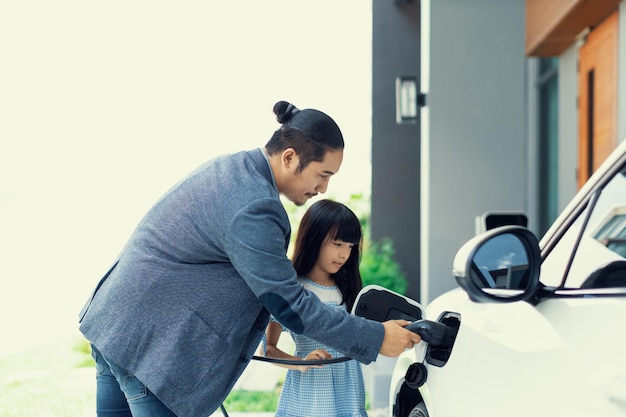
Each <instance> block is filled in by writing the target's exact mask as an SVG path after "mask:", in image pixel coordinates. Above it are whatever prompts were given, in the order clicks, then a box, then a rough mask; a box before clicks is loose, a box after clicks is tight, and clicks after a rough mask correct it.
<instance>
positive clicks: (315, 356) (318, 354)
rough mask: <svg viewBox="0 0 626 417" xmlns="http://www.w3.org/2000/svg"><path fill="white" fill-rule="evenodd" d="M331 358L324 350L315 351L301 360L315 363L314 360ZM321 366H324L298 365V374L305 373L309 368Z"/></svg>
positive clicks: (319, 366)
mask: <svg viewBox="0 0 626 417" xmlns="http://www.w3.org/2000/svg"><path fill="white" fill-rule="evenodd" d="M331 358H332V355H331V354H330V353H328V352H327V351H325V350H324V349H315V350H314V351H312V352H311V353H309V354H308V355H306V356H305V357H304V359H303V360H305V361H315V360H320V359H331ZM323 366H324V365H300V366H298V370H299V371H300V372H306V371H308V370H309V369H311V368H321V367H323Z"/></svg>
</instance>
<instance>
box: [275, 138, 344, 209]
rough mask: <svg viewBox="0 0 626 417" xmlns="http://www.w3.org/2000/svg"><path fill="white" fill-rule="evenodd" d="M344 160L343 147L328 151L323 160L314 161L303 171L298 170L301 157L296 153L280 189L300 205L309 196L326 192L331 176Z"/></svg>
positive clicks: (287, 168)
mask: <svg viewBox="0 0 626 417" xmlns="http://www.w3.org/2000/svg"><path fill="white" fill-rule="evenodd" d="M342 160H343V149H338V150H335V151H329V152H326V155H324V159H323V160H322V161H321V162H316V161H313V162H311V163H309V164H308V165H307V166H306V167H305V168H304V169H303V170H302V171H298V165H299V162H300V161H299V158H298V156H297V154H295V153H294V155H293V158H292V160H291V161H290V164H289V165H288V166H287V167H285V169H286V172H285V176H284V180H283V181H282V183H281V185H280V187H279V191H280V192H281V193H282V194H283V195H284V196H285V197H287V198H288V199H289V200H291V201H292V202H293V203H295V204H296V205H298V206H301V205H303V204H304V203H306V202H307V201H308V199H309V198H312V197H315V196H316V195H317V194H319V193H321V194H324V193H325V192H326V189H327V188H328V182H329V181H330V177H331V176H332V175H334V174H336V173H337V171H339V168H340V167H341V161H342Z"/></svg>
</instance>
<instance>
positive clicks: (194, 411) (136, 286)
mask: <svg viewBox="0 0 626 417" xmlns="http://www.w3.org/2000/svg"><path fill="white" fill-rule="evenodd" d="M290 233H291V229H290V225H289V219H288V217H287V213H286V212H285V209H284V207H283V205H282V203H281V201H280V198H279V193H278V190H277V187H276V183H275V181H274V178H273V175H272V171H271V169H270V166H269V161H268V160H267V157H266V156H265V154H264V153H263V151H262V150H261V149H256V150H252V151H247V152H239V153H236V154H232V155H226V156H222V157H218V158H216V159H213V160H211V161H209V162H207V163H206V164H205V165H203V166H202V167H200V168H199V169H198V170H196V171H195V172H193V173H192V174H191V175H190V176H188V177H187V178H185V179H184V180H183V181H181V182H180V183H178V184H177V185H176V186H174V187H173V188H172V189H171V190H169V191H168V192H167V193H166V194H165V195H164V196H163V197H162V198H161V199H160V200H159V201H158V202H157V203H156V204H155V205H154V207H152V209H150V211H149V212H148V213H147V214H146V216H145V217H144V218H143V219H142V220H141V222H140V223H139V225H138V226H137V229H136V230H135V231H134V233H133V234H132V236H131V237H130V240H129V241H128V243H127V245H126V247H125V248H124V249H123V251H122V253H121V254H120V257H119V260H118V261H117V263H116V264H115V265H114V266H113V268H112V269H111V270H110V271H109V273H108V274H107V275H106V276H105V278H103V280H102V281H101V282H100V283H99V284H98V286H97V287H96V290H95V291H94V294H92V296H91V297H90V299H89V300H88V301H87V303H86V304H85V307H84V308H83V310H82V311H81V314H80V322H81V323H80V330H81V331H82V333H83V334H84V335H85V337H86V338H87V339H88V340H89V341H90V342H91V343H93V344H94V345H95V346H96V347H97V348H98V349H99V350H100V351H101V352H102V353H103V354H104V356H105V357H107V358H109V359H110V360H112V361H113V362H115V363H117V364H118V365H120V366H122V367H123V368H126V369H128V370H129V371H130V372H132V373H133V374H135V375H136V376H137V377H138V378H139V379H140V380H141V381H142V382H143V383H144V384H145V385H146V386H147V387H148V388H149V389H150V390H151V391H152V392H153V393H154V394H155V395H157V397H159V398H160V399H161V401H163V403H165V404H166V405H167V406H168V407H170V408H171V409H172V411H174V412H175V413H176V414H178V415H180V416H185V417H207V416H208V415H210V414H211V413H212V412H213V411H215V410H216V409H217V408H218V407H219V405H220V403H221V402H222V401H223V400H224V398H225V397H226V396H227V395H228V393H229V392H230V390H231V388H232V387H233V385H234V384H235V382H236V380H237V378H238V377H239V376H240V375H241V373H242V372H243V370H244V368H245V367H246V366H247V365H248V363H249V361H250V358H251V356H252V355H253V354H254V352H255V350H256V348H257V347H258V345H259V342H260V340H261V337H262V336H263V334H264V331H265V327H266V325H267V322H268V318H269V314H270V313H271V314H272V315H273V316H274V317H276V319H277V320H278V321H279V322H281V323H282V324H283V325H284V326H285V327H287V328H289V329H291V330H292V331H294V332H296V333H301V334H304V335H306V336H308V337H310V338H312V339H316V340H318V341H320V342H322V343H324V344H327V345H329V346H331V347H333V348H335V349H337V350H338V351H340V352H342V353H344V354H345V355H349V356H351V357H353V358H355V359H357V360H358V361H360V362H363V363H369V362H371V361H373V360H375V359H376V356H377V354H378V351H379V349H380V346H381V344H382V340H383V337H384V329H383V326H382V324H381V323H377V322H372V321H368V320H365V319H362V318H360V317H355V316H351V315H349V314H346V313H345V312H342V311H340V310H338V309H334V308H332V307H329V306H327V305H324V304H323V303H321V302H320V301H319V299H318V298H317V297H315V296H314V295H312V294H309V293H308V292H307V291H305V290H304V289H303V288H302V286H301V285H300V284H299V283H298V281H297V279H296V272H295V271H294V269H293V267H292V265H291V261H290V260H289V259H288V258H287V256H286V250H287V246H288V243H289V237H290Z"/></svg>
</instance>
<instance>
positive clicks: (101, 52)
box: [0, 0, 371, 354]
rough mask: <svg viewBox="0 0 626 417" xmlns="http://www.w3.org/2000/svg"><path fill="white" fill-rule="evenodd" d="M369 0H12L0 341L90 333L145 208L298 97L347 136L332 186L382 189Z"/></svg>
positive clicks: (2, 348) (3, 47)
mask: <svg viewBox="0 0 626 417" xmlns="http://www.w3.org/2000/svg"><path fill="white" fill-rule="evenodd" d="M370 84H371V3H370V2H364V1H362V0H342V1H336V0H334V1H333V0H315V1H313V0H311V1H294V0H283V1H278V0H266V1H258V0H256V1H254V0H246V1H236V2H226V1H223V2H212V1H182V2H164V1H106V2H96V1H87V0H76V1H70V0H58V1H44V0H35V1H29V0H23V1H22V0H21V1H10V2H2V4H1V5H0V325H1V326H0V327H1V329H2V332H3V334H2V337H1V340H2V343H0V354H1V353H7V352H10V351H15V350H17V349H23V348H25V347H27V346H31V345H34V344H36V343H39V342H40V343H47V342H48V341H50V340H52V339H57V338H66V337H68V335H70V336H76V337H78V335H79V334H78V332H77V330H76V329H77V314H78V312H79V310H80V308H81V307H82V304H83V302H84V301H85V299H86V298H87V296H88V295H89V293H90V291H91V290H92V289H93V287H94V285H95V284H96V282H97V281H98V280H99V278H100V276H101V275H102V274H103V273H104V272H105V270H106V268H107V267H108V266H109V264H110V263H111V262H112V261H113V260H114V258H115V257H116V255H117V253H118V251H119V250H120V249H121V247H122V246H123V245H124V243H125V241H126V239H127V238H128V236H129V234H130V233H131V232H132V229H133V228H134V226H135V224H136V223H137V222H138V221H139V219H140V218H141V216H142V215H143V214H144V213H145V211H146V210H147V209H148V208H149V207H150V206H151V205H152V203H153V202H154V201H155V200H156V199H157V198H158V197H159V196H160V195H161V194H162V193H163V192H164V191H165V190H166V189H167V188H169V187H170V186H171V185H172V184H173V183H175V182H176V181H178V180H179V179H180V178H181V177H182V176H184V175H186V174H187V173H188V172H189V171H191V170H192V169H193V168H195V167H196V166H197V165H199V164H200V163H202V162H204V161H205V160H206V159H209V158H211V157H212V156H215V155H218V154H221V153H225V152H231V151H237V150H241V149H250V148H254V147H259V146H262V145H264V144H265V143H266V141H267V140H268V139H269V137H270V136H271V134H272V133H273V132H274V130H275V129H277V128H278V127H279V125H278V124H277V123H276V121H275V120H274V115H273V113H272V106H273V104H274V103H275V102H276V101H278V100H282V99H285V100H288V101H292V102H293V103H294V104H295V105H297V106H298V107H300V108H306V107H312V108H317V109H320V110H322V111H324V112H326V113H328V114H329V115H331V116H332V117H333V118H334V119H335V120H336V121H337V123H338V124H339V126H340V127H341V128H342V131H343V134H344V138H345V140H346V150H345V158H344V164H343V167H342V170H341V171H340V173H339V174H338V175H337V176H336V178H335V179H334V180H333V181H331V185H330V188H329V191H328V193H327V194H326V196H328V197H336V198H338V199H341V198H343V197H342V196H345V195H347V194H349V193H351V192H369V191H368V190H369V184H370V132H371V127H370V125H371V121H370V113H371V109H370V103H371V97H370V94H371V85H370Z"/></svg>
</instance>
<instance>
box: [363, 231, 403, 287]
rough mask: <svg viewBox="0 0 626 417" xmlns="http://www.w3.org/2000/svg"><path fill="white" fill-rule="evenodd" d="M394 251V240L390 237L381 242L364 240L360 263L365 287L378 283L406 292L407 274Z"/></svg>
mask: <svg viewBox="0 0 626 417" xmlns="http://www.w3.org/2000/svg"><path fill="white" fill-rule="evenodd" d="M394 252H395V251H394V248H393V242H392V241H391V239H389V238H387V239H383V240H381V241H380V242H369V241H367V242H364V244H363V253H362V255H361V264H360V267H361V278H362V279H363V286H364V287H365V286H367V285H370V284H376V285H380V286H381V287H385V288H387V289H389V290H392V291H395V292H397V293H399V294H405V293H406V289H407V286H408V284H407V280H406V276H405V275H404V273H403V272H402V270H401V269H400V264H399V263H398V262H397V261H396V260H395V259H394V257H393V255H394Z"/></svg>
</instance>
